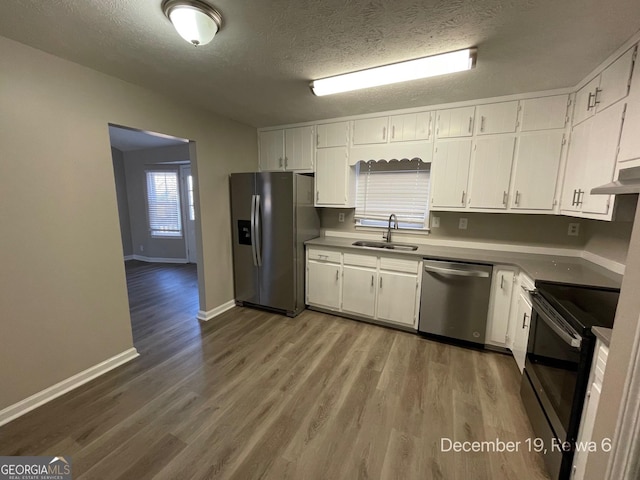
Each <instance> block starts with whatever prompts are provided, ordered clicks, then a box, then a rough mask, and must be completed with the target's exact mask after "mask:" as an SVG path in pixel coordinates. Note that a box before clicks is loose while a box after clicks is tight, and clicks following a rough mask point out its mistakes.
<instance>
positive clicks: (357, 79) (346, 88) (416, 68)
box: [311, 48, 477, 97]
mask: <svg viewBox="0 0 640 480" xmlns="http://www.w3.org/2000/svg"><path fill="white" fill-rule="evenodd" d="M476 53H477V49H476V48H467V49H465V50H458V51H455V52H449V53H443V54H441V55H433V56H431V57H423V58H416V59H415V60H407V61H406V62H400V63H392V64H391V65H384V66H382V67H374V68H369V69H368V70H360V71H359V72H353V73H345V74H344V75H336V76H335V77H327V78H322V79H320V80H314V81H312V82H311V91H313V93H314V94H315V95H317V96H319V97H321V96H323V95H331V94H334V93H342V92H350V91H352V90H360V89H362V88H370V87H379V86H381V85H389V84H391V83H400V82H406V81H408V80H417V79H419V78H428V77H435V76H436V75H444V74H446V73H454V72H461V71H464V70H470V69H472V68H473V67H475V64H476Z"/></svg>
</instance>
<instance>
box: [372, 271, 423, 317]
mask: <svg viewBox="0 0 640 480" xmlns="http://www.w3.org/2000/svg"><path fill="white" fill-rule="evenodd" d="M417 285H418V283H417V278H416V276H415V275H412V274H407V273H396V272H382V271H381V272H380V275H379V277H378V302H377V303H378V315H377V316H378V319H379V320H386V321H389V322H394V323H401V324H403V325H409V326H413V324H414V323H415V317H416V292H417Z"/></svg>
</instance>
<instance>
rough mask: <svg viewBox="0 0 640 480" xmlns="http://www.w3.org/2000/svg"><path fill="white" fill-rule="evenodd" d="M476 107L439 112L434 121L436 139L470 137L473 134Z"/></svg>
mask: <svg viewBox="0 0 640 480" xmlns="http://www.w3.org/2000/svg"><path fill="white" fill-rule="evenodd" d="M475 108H476V107H461V108H451V109H449V110H439V111H438V112H437V113H436V115H437V120H436V137H437V138H449V137H470V136H471V134H472V133H473V118H474V113H475Z"/></svg>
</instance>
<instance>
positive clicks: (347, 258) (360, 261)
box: [344, 253, 378, 268]
mask: <svg viewBox="0 0 640 480" xmlns="http://www.w3.org/2000/svg"><path fill="white" fill-rule="evenodd" d="M344 264H345V265H354V266H357V267H371V268H376V266H377V265H378V257H376V256H374V255H358V254H356V253H345V254H344Z"/></svg>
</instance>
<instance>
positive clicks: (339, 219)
mask: <svg viewBox="0 0 640 480" xmlns="http://www.w3.org/2000/svg"><path fill="white" fill-rule="evenodd" d="M338 221H339V222H340V223H342V222H344V212H340V213H339V214H338Z"/></svg>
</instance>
